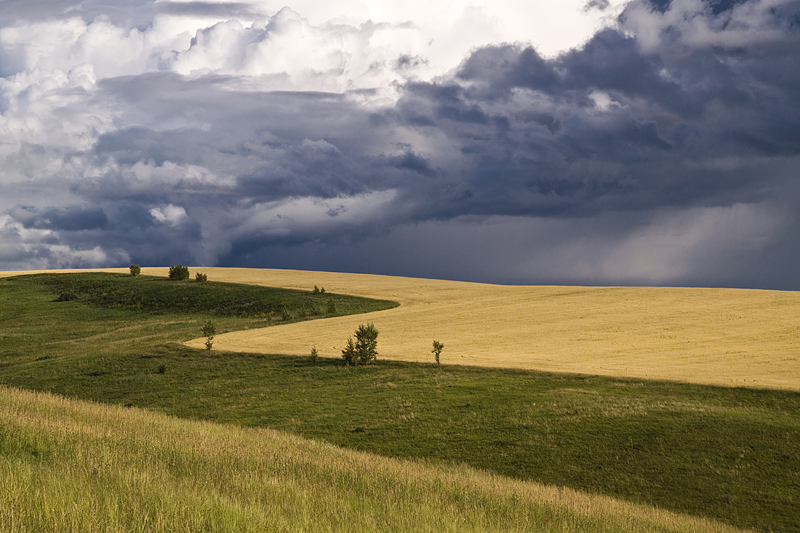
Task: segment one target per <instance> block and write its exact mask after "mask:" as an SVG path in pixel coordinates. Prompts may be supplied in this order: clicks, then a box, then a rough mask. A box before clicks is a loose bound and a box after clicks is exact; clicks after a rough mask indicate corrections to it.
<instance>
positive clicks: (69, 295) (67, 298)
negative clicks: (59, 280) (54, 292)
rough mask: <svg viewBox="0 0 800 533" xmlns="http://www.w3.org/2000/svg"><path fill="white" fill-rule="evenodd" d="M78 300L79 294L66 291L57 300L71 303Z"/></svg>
mask: <svg viewBox="0 0 800 533" xmlns="http://www.w3.org/2000/svg"><path fill="white" fill-rule="evenodd" d="M77 299H78V293H76V292H75V291H64V292H62V293H61V294H59V295H58V298H56V301H57V302H71V301H72V300H77Z"/></svg>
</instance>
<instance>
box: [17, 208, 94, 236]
mask: <svg viewBox="0 0 800 533" xmlns="http://www.w3.org/2000/svg"><path fill="white" fill-rule="evenodd" d="M10 214H11V216H12V217H14V218H15V219H16V220H17V221H19V222H21V223H22V225H23V226H25V227H26V228H36V229H50V230H56V231H86V230H94V229H104V228H105V227H106V226H107V225H108V217H107V216H106V213H105V211H103V210H102V209H99V208H94V207H90V208H83V209H82V208H78V207H70V208H67V209H48V210H46V211H44V212H37V211H36V210H35V209H32V208H27V209H26V208H25V207H16V208H14V209H12V210H11V212H10Z"/></svg>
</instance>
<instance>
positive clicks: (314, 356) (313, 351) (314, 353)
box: [309, 346, 319, 362]
mask: <svg viewBox="0 0 800 533" xmlns="http://www.w3.org/2000/svg"><path fill="white" fill-rule="evenodd" d="M309 357H310V358H311V361H312V362H313V361H316V360H317V357H319V353H318V352H317V347H316V346H312V347H311V355H309Z"/></svg>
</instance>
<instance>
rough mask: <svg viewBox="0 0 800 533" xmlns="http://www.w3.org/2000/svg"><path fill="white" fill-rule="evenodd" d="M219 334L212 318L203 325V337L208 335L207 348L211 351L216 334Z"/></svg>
mask: <svg viewBox="0 0 800 533" xmlns="http://www.w3.org/2000/svg"><path fill="white" fill-rule="evenodd" d="M216 334H217V328H216V327H215V326H214V323H213V322H211V321H210V320H209V321H208V322H206V323H205V325H204V326H203V337H206V350H208V353H209V354H210V353H211V347H212V346H214V335H216Z"/></svg>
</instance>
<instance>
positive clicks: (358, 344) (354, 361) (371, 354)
mask: <svg viewBox="0 0 800 533" xmlns="http://www.w3.org/2000/svg"><path fill="white" fill-rule="evenodd" d="M377 356H378V330H377V329H376V328H375V325H374V324H373V323H372V322H370V323H369V324H367V325H366V326H365V325H364V324H361V325H360V326H358V329H357V330H356V340H355V342H353V337H348V338H347V344H346V345H345V347H344V349H343V350H342V358H343V359H344V361H345V363H347V364H348V365H368V364H370V363H371V362H372V361H374V360H375V359H376V358H377Z"/></svg>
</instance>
